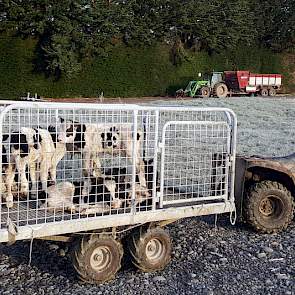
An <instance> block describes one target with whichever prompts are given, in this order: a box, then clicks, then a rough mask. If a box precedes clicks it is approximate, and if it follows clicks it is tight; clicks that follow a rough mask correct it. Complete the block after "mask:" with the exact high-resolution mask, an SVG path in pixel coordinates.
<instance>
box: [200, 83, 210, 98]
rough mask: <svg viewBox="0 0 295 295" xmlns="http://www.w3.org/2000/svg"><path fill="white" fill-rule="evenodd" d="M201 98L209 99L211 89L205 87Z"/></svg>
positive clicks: (202, 89)
mask: <svg viewBox="0 0 295 295" xmlns="http://www.w3.org/2000/svg"><path fill="white" fill-rule="evenodd" d="M200 92H201V96H202V97H203V98H209V97H210V88H209V87H207V86H204V87H202V88H201V91H200Z"/></svg>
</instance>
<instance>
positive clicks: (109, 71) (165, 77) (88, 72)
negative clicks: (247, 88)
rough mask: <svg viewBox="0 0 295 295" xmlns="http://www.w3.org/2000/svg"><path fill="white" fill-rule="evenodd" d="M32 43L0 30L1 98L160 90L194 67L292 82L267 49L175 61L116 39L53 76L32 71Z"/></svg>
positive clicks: (191, 74) (161, 48) (169, 90)
mask: <svg viewBox="0 0 295 295" xmlns="http://www.w3.org/2000/svg"><path fill="white" fill-rule="evenodd" d="M36 43H37V42H36V40H33V39H26V40H22V39H20V38H16V37H7V36H0V81H1V83H0V98H5V99H15V98H18V97H19V96H20V95H24V94H26V93H27V92H31V93H35V92H37V93H38V94H40V95H41V96H45V97H97V96H98V95H99V94H100V93H101V91H103V92H104V95H105V96H106V97H136V96H158V95H161V96H162V95H167V94H173V93H174V92H175V90H177V89H178V88H180V87H184V86H185V85H186V83H187V82H188V81H189V80H191V79H193V78H196V77H197V73H198V72H208V71H209V72H210V71H213V70H215V71H223V70H235V69H241V70H242V69H249V70H251V71H255V72H261V73H262V72H265V73H275V72H281V73H283V74H285V75H286V81H284V82H285V84H286V82H287V86H289V88H290V89H291V88H293V87H294V84H292V83H291V81H289V80H290V76H288V73H287V72H286V73H285V72H284V68H283V67H282V65H281V56H280V55H277V54H274V53H272V52H270V51H268V50H266V49H258V48H255V47H254V48H242V47H241V48H239V49H237V50H236V51H235V52H223V53H221V54H215V55H212V56H209V55H208V54H207V53H205V52H197V53H195V52H188V54H187V56H188V57H187V60H186V61H185V62H183V63H182V64H181V66H174V65H173V64H172V63H171V61H170V59H169V47H167V46H165V45H160V44H157V45H155V46H151V47H147V48H130V47H126V46H124V45H116V46H114V47H113V49H112V51H111V52H110V53H109V55H108V56H107V57H105V58H100V57H97V58H94V59H93V60H88V61H85V62H84V64H83V67H82V71H81V73H79V75H78V76H77V77H75V78H72V79H66V78H61V79H60V80H59V81H55V80H54V79H53V78H46V77H45V75H44V74H40V73H38V74H37V73H34V65H33V60H34V58H35V56H34V50H35V46H36ZM285 70H286V69H285ZM288 77H289V78H288ZM288 79H289V80H288Z"/></svg>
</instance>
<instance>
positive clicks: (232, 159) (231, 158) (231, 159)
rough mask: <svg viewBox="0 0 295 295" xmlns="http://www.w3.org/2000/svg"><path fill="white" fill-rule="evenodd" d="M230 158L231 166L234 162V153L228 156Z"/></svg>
mask: <svg viewBox="0 0 295 295" xmlns="http://www.w3.org/2000/svg"><path fill="white" fill-rule="evenodd" d="M228 160H229V166H232V163H233V162H234V157H233V156H232V155H230V156H229V157H228Z"/></svg>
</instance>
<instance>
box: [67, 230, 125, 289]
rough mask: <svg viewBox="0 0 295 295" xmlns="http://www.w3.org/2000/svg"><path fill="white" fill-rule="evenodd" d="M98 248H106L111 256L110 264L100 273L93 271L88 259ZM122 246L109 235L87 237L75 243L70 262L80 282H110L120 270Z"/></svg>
mask: <svg viewBox="0 0 295 295" xmlns="http://www.w3.org/2000/svg"><path fill="white" fill-rule="evenodd" d="M98 246H107V247H108V248H109V249H110V253H111V254H112V257H111V263H110V264H109V265H108V266H107V267H106V268H105V269H104V270H103V271H101V272H97V271H95V270H94V269H93V268H92V267H91V264H90V257H91V254H92V253H93V250H95V249H96V248H97V247H98ZM122 257H123V247H122V244H121V243H120V242H119V241H117V240H115V239H114V238H113V237H111V236H109V235H99V236H98V235H90V236H89V235H87V236H84V237H83V238H82V239H80V240H79V241H77V244H76V245H75V247H74V250H73V253H72V261H73V266H74V268H75V270H76V271H77V274H78V277H79V279H80V280H82V281H84V282H87V283H91V284H102V283H104V282H107V281H110V280H112V279H113V278H114V277H115V274H116V273H117V272H118V270H119V269H120V268H121V259H122Z"/></svg>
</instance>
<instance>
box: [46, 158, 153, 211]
mask: <svg viewBox="0 0 295 295" xmlns="http://www.w3.org/2000/svg"><path fill="white" fill-rule="evenodd" d="M152 164H153V163H152V161H151V160H150V161H148V162H145V174H146V179H147V180H148V183H150V186H149V189H150V190H151V189H152V178H153V177H152V175H153V170H152ZM104 174H105V176H104V177H91V178H90V181H89V189H88V190H89V194H88V195H87V196H84V197H83V196H82V192H83V186H84V182H83V181H82V182H79V181H74V182H73V183H71V182H68V181H65V182H60V183H58V184H56V185H52V186H49V187H48V189H47V192H44V193H43V201H44V203H43V205H42V206H41V208H44V209H46V210H47V211H49V212H58V211H69V212H71V213H75V212H79V213H80V214H96V213H103V212H109V211H110V210H111V209H119V208H125V209H126V208H128V207H129V208H130V206H131V198H132V186H131V185H130V183H129V182H128V179H129V176H130V174H128V172H127V169H126V168H125V167H124V168H119V167H112V168H109V169H107V170H105V171H104ZM136 178H137V181H138V180H139V178H138V177H136ZM150 195H151V194H142V193H141V194H139V193H137V192H136V194H135V205H136V204H139V203H142V202H144V201H145V202H146V205H145V207H147V206H151V204H152V199H151V197H150Z"/></svg>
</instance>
